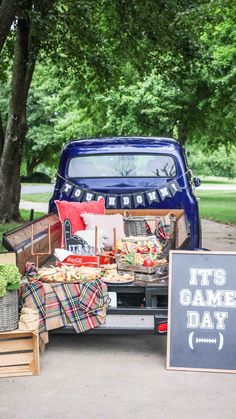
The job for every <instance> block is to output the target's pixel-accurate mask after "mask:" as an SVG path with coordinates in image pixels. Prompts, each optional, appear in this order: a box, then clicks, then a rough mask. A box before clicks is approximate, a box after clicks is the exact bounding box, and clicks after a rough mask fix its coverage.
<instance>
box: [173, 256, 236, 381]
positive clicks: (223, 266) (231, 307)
mask: <svg viewBox="0 0 236 419" xmlns="http://www.w3.org/2000/svg"><path fill="white" fill-rule="evenodd" d="M167 369H175V370H178V369H181V370H203V371H222V372H234V373H235V372H236V253H228V252H225V253H224V252H205V251H204V252H203V251H197V252H192V251H172V252H170V279H169V306H168V342H167Z"/></svg>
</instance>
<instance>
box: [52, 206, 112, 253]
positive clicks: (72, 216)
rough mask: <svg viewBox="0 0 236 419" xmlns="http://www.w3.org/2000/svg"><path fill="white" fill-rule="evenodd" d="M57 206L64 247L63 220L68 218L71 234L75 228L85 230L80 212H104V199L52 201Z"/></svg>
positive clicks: (62, 245)
mask: <svg viewBox="0 0 236 419" xmlns="http://www.w3.org/2000/svg"><path fill="white" fill-rule="evenodd" d="M54 202H55V204H56V206H57V211H58V215H59V218H60V221H61V227H62V239H61V247H64V244H65V243H64V221H65V220H69V222H70V223H69V224H70V226H71V235H73V234H74V233H75V232H76V231H77V230H85V229H86V225H85V224H84V220H83V218H82V217H81V216H80V214H81V213H84V212H88V213H90V214H105V201H104V199H103V198H101V199H99V201H89V202H69V201H58V200H56V201H54Z"/></svg>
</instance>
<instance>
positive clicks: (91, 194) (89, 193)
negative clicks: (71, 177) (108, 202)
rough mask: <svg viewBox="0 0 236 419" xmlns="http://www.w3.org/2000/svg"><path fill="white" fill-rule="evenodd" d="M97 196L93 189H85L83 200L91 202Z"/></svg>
mask: <svg viewBox="0 0 236 419" xmlns="http://www.w3.org/2000/svg"><path fill="white" fill-rule="evenodd" d="M94 196H95V193H94V192H93V191H84V196H83V201H85V202H89V201H92V200H93V198H94Z"/></svg>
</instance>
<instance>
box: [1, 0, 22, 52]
mask: <svg viewBox="0 0 236 419" xmlns="http://www.w3.org/2000/svg"><path fill="white" fill-rule="evenodd" d="M17 4H18V1H17V0H2V1H1V3H0V52H1V50H2V48H3V46H4V44H5V41H6V39H7V36H8V34H9V32H10V30H11V25H12V23H13V21H14V19H15V16H16V11H17Z"/></svg>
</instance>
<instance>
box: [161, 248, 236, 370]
mask: <svg viewBox="0 0 236 419" xmlns="http://www.w3.org/2000/svg"><path fill="white" fill-rule="evenodd" d="M172 254H188V255H189V254H200V255H204V254H205V255H208V256H209V255H234V256H235V257H236V252H230V251H229V252H219V251H202V250H198V251H192V250H190V251H188V250H171V251H170V259H169V285H168V319H169V321H168V333H167V357H166V369H167V370H173V371H193V372H194V371H195V372H199V371H200V372H218V373H228V374H236V369H235V370H229V369H220V368H219V369H218V368H217V369H213V368H194V367H191V368H190V367H178V366H176V367H175V366H171V365H170V352H171V351H170V348H171V321H170V319H171V313H172V307H171V303H172V281H173V275H172V273H173V269H172V268H173V260H172ZM235 310H236V309H235Z"/></svg>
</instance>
